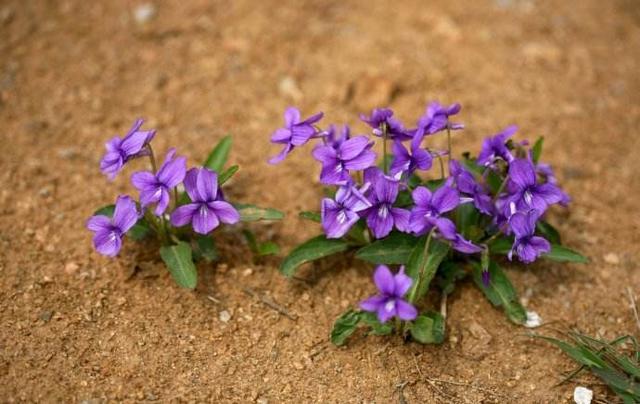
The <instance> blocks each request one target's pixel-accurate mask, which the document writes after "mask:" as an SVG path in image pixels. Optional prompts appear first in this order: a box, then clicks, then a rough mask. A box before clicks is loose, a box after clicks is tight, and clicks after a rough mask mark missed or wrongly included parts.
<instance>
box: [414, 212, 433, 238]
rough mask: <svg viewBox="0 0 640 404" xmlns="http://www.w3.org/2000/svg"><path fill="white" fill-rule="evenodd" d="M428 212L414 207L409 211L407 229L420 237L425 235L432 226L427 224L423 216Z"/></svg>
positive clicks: (429, 223)
mask: <svg viewBox="0 0 640 404" xmlns="http://www.w3.org/2000/svg"><path fill="white" fill-rule="evenodd" d="M428 212H429V211H428V210H427V209H426V208H421V207H415V208H413V210H412V211H411V216H410V217H409V229H410V230H411V231H412V232H413V233H416V234H418V235H422V234H424V233H426V232H427V231H428V230H431V228H432V227H433V225H432V224H431V222H429V221H428V220H427V219H426V218H425V215H426V214H427V213H428Z"/></svg>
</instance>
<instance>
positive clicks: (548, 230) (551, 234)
mask: <svg viewBox="0 0 640 404" xmlns="http://www.w3.org/2000/svg"><path fill="white" fill-rule="evenodd" d="M536 230H538V233H540V235H541V236H542V237H544V238H546V239H547V240H548V241H549V242H550V243H551V244H562V241H561V240H560V233H559V232H558V230H556V228H555V227H553V226H552V225H550V224H549V223H547V222H545V221H544V220H539V221H538V223H536Z"/></svg>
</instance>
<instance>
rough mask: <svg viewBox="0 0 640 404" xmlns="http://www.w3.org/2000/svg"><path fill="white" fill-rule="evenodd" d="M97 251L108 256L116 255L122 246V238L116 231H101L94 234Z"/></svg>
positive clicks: (94, 244)
mask: <svg viewBox="0 0 640 404" xmlns="http://www.w3.org/2000/svg"><path fill="white" fill-rule="evenodd" d="M93 246H94V247H95V249H96V251H98V252H99V253H100V254H102V255H106V256H107V257H115V256H116V255H118V253H119V252H120V248H121V247H122V239H121V238H120V236H119V235H118V234H117V233H116V232H115V231H99V232H97V233H96V234H95V235H94V236H93Z"/></svg>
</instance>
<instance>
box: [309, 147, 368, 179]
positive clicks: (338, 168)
mask: <svg viewBox="0 0 640 404" xmlns="http://www.w3.org/2000/svg"><path fill="white" fill-rule="evenodd" d="M371 147H373V142H369V138H368V137H367V136H356V137H352V138H350V139H347V140H345V141H343V142H341V143H340V144H339V145H337V147H336V148H334V147H333V146H329V145H318V146H316V148H315V149H313V157H314V158H315V159H316V160H318V161H319V162H320V163H322V172H321V173H320V182H321V183H323V184H338V185H340V184H346V183H347V182H348V181H349V180H350V178H351V177H350V176H349V170H364V169H366V168H369V167H371V165H372V164H374V162H375V160H376V153H375V152H374V151H372V150H371Z"/></svg>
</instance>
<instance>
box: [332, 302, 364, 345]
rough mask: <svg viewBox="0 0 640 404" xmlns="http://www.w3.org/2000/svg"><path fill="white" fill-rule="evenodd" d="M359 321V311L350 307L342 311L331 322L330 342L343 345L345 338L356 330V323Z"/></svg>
mask: <svg viewBox="0 0 640 404" xmlns="http://www.w3.org/2000/svg"><path fill="white" fill-rule="evenodd" d="M359 322H360V313H359V312H356V311H353V310H351V309H349V310H347V311H346V312H344V313H343V314H342V315H341V316H340V317H338V319H337V320H336V322H335V323H333V329H332V330H331V342H332V343H333V344H334V345H336V346H340V345H344V343H345V342H347V338H349V337H350V336H351V334H353V332H354V331H355V330H356V328H357V326H358V323H359Z"/></svg>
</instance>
